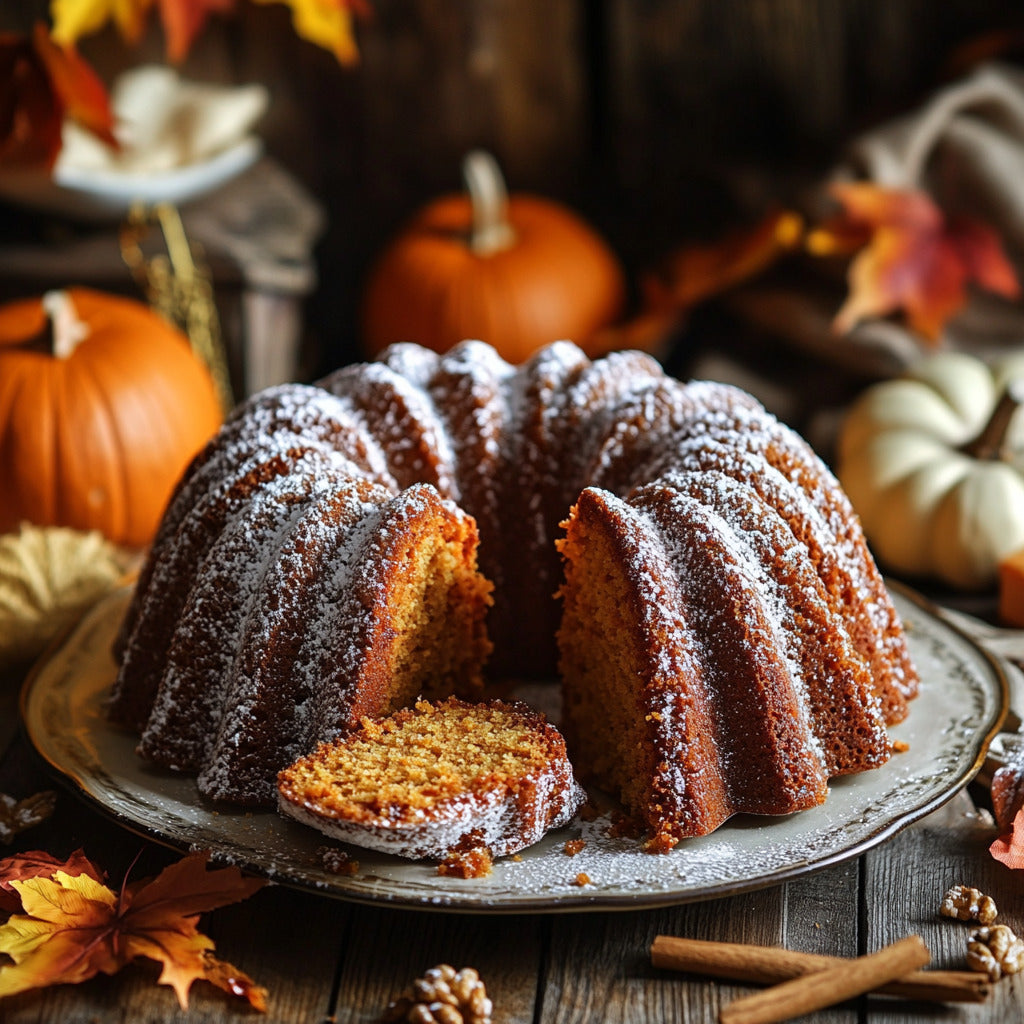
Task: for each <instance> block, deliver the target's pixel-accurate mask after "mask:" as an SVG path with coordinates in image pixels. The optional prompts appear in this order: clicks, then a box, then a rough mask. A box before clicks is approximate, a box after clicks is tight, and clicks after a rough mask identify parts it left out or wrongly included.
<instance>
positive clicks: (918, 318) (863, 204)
mask: <svg viewBox="0 0 1024 1024" xmlns="http://www.w3.org/2000/svg"><path fill="white" fill-rule="evenodd" d="M832 193H833V195H834V196H835V197H836V199H837V200H838V201H839V202H840V204H841V205H842V207H843V212H842V213H841V214H840V215H839V216H838V217H836V218H835V219H833V220H832V221H831V222H830V223H828V224H826V225H823V226H822V227H820V228H818V229H817V230H816V231H813V232H811V233H810V235H809V236H808V242H807V247H808V250H809V251H810V252H812V253H815V254H818V255H834V254H837V253H839V254H842V253H849V252H851V251H854V250H856V249H857V248H860V251H859V252H858V253H857V255H856V256H855V257H854V258H853V261H852V262H851V264H850V268H849V271H848V281H849V288H850V290H849V295H848V296H847V299H846V302H845V303H844V304H843V306H842V308H841V309H840V310H839V313H838V314H837V315H836V318H835V321H834V327H835V329H836V330H837V331H840V332H842V333H846V332H847V331H849V330H851V329H852V328H853V327H854V326H856V324H857V323H859V322H860V321H861V320H865V319H870V318H873V317H882V316H888V315H889V314H891V313H896V312H902V313H903V314H904V316H905V317H906V320H907V324H908V326H909V327H910V328H911V329H912V330H914V331H916V332H917V333H918V334H920V335H921V336H922V337H923V338H924V339H925V340H927V341H929V342H932V343H934V342H936V341H937V339H938V338H939V336H940V335H941V333H942V329H943V327H944V326H945V324H946V322H947V321H948V320H949V319H950V318H951V317H952V316H953V315H955V314H956V313H957V312H959V311H960V310H961V309H962V308H963V306H964V304H965V303H966V301H967V286H968V284H970V283H971V282H974V283H976V284H978V285H980V286H981V287H982V288H985V289H986V290H988V291H991V292H995V293H996V294H999V295H1002V296H1004V297H1006V298H1009V299H1015V298H1017V297H1018V296H1019V294H1020V285H1019V283H1018V281H1017V277H1016V274H1015V273H1014V270H1013V267H1012V266H1011V264H1010V262H1009V260H1008V259H1007V257H1006V254H1005V252H1004V251H1003V248H1002V245H1001V243H1000V241H999V238H998V236H997V235H996V233H995V232H994V231H992V229H991V228H989V227H987V226H986V225H984V224H980V223H978V222H977V221H973V220H969V219H968V218H963V217H952V216H947V215H946V214H944V213H943V212H942V211H941V210H940V209H939V208H938V206H936V205H935V203H934V202H933V201H932V199H931V198H930V197H929V196H927V195H926V194H925V193H923V192H917V191H912V190H900V189H886V188H882V187H881V186H878V185H875V184H873V183H870V182H858V183H852V184H837V185H835V186H833V188H832Z"/></svg>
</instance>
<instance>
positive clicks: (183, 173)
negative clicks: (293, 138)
mask: <svg viewBox="0 0 1024 1024" xmlns="http://www.w3.org/2000/svg"><path fill="white" fill-rule="evenodd" d="M262 152H263V144H262V142H261V141H260V140H259V139H258V138H256V137H255V136H249V137H247V138H244V139H240V140H239V141H238V142H236V143H235V144H234V145H232V146H230V147H228V148H227V149H225V150H222V151H221V152H220V153H216V154H214V155H213V156H211V157H209V158H208V159H206V160H201V161H199V162H198V163H194V164H187V165H185V166H183V167H176V168H174V169H172V170H168V171H160V172H156V173H153V174H130V173H126V172H123V171H116V170H107V171H84V170H80V169H77V168H74V167H58V169H57V170H56V171H55V172H54V174H53V176H52V177H51V176H50V175H47V174H43V173H41V172H39V171H35V170H25V171H21V170H6V171H4V172H3V173H0V196H2V197H3V198H5V199H8V200H11V201H13V202H16V203H20V204H21V205H23V206H30V207H33V208H34V209H39V210H43V211H45V212H47V213H51V214H61V215H65V216H69V217H80V218H82V219H84V220H104V221H105V220H120V219H121V218H122V217H124V216H125V215H126V214H127V213H128V211H129V209H131V206H132V204H133V203H136V202H141V203H146V204H153V203H161V202H163V203H175V204H178V205H181V204H184V203H187V202H190V201H191V200H193V199H199V198H200V197H202V196H204V195H206V194H207V193H209V192H212V191H213V190H214V189H216V188H219V187H220V186H221V185H224V184H226V183H227V182H228V181H230V180H231V179H232V178H235V177H237V176H238V175H239V174H241V173H242V172H243V171H244V170H246V169H247V168H249V167H251V166H252V165H253V164H254V163H255V162H256V160H257V159H259V157H260V154H261V153H262Z"/></svg>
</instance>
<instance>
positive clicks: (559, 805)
mask: <svg viewBox="0 0 1024 1024" xmlns="http://www.w3.org/2000/svg"><path fill="white" fill-rule="evenodd" d="M278 795H279V808H280V810H281V812H282V813H283V814H285V815H287V816H289V817H292V818H295V819H296V820H298V821H301V822H303V823H304V824H307V825H312V826H313V827H314V828H317V829H319V830H320V831H321V832H324V833H325V834H327V835H329V836H332V837H333V838H335V839H340V840H342V841H343V842H346V843H352V844H354V845H356V846H362V847H367V848H369V849H373V850H380V851H383V852H385V853H392V854H396V855H398V856H400V857H408V858H411V859H420V858H429V859H435V860H443V859H444V858H445V857H447V856H448V855H449V853H451V852H452V851H453V850H457V849H458V850H465V849H467V848H468V847H476V848H486V850H488V851H489V852H490V854H491V856H494V857H500V856H505V855H507V854H511V853H515V852H516V851H518V850H522V849H524V848H525V847H527V846H531V845H533V844H534V843H536V842H537V841H538V840H539V839H540V838H541V837H542V836H543V835H544V834H545V832H547V831H548V830H550V829H555V828H560V827H562V826H563V825H566V824H568V822H569V821H570V820H571V819H572V817H573V815H574V814H575V813H576V811H577V810H579V808H580V807H581V806H582V804H583V803H584V801H585V799H586V795H585V794H584V792H583V790H582V789H581V788H580V786H579V784H578V783H577V782H576V780H575V778H574V777H573V772H572V766H571V765H570V764H569V761H568V758H567V757H566V751H565V742H564V740H563V739H562V736H561V734H560V733H559V732H558V730H557V729H555V727H554V726H552V725H550V724H549V723H548V722H547V721H546V720H545V718H544V716H543V715H542V714H540V713H539V712H536V711H534V710H533V709H532V708H530V707H528V706H527V705H525V704H522V703H519V702H511V703H509V702H505V701H500V700H494V701H490V702H487V703H482V704H469V703H467V702H465V701H461V700H459V699H457V698H454V697H453V698H449V699H447V700H444V701H439V702H435V703H431V702H429V701H424V700H421V701H418V702H417V703H416V705H415V707H413V708H404V709H402V710H401V711H398V712H396V713H395V714H394V715H391V716H390V717H388V718H384V719H379V720H373V719H369V718H365V719H363V722H362V724H361V726H360V727H359V728H358V729H356V730H355V731H353V732H352V733H350V734H348V735H347V736H345V737H343V738H341V739H338V740H335V741H334V742H333V743H324V744H321V746H320V747H319V748H318V749H317V750H316V751H315V752H314V753H312V754H310V755H308V756H306V757H301V758H299V759H298V760H297V761H296V762H295V763H294V764H292V765H291V766H290V767H288V768H286V769H285V770H284V771H282V772H281V773H280V775H279V776H278Z"/></svg>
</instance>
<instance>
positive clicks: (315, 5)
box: [51, 0, 370, 64]
mask: <svg viewBox="0 0 1024 1024" xmlns="http://www.w3.org/2000/svg"><path fill="white" fill-rule="evenodd" d="M257 2H258V3H285V4H287V5H288V6H289V7H290V8H291V10H292V23H293V25H294V26H295V31H296V33H297V34H298V35H300V36H301V37H302V38H303V39H306V40H308V41H309V42H311V43H315V44H316V45H317V46H322V47H323V48H324V49H326V50H330V52H331V53H333V54H334V56H335V57H336V58H337V59H338V61H339V62H340V63H342V64H354V63H355V62H356V61H357V60H358V59H359V50H358V48H357V46H356V40H355V34H354V32H353V29H352V19H353V16H366V15H368V14H369V13H370V6H369V4H368V3H367V0H257ZM154 5H155V6H156V7H157V9H158V11H159V15H160V22H161V25H162V26H163V30H164V35H165V37H166V39H167V57H168V59H169V60H171V61H174V62H175V63H178V62H180V61H182V60H184V59H185V57H186V56H187V55H188V52H189V50H190V49H191V47H192V43H193V42H194V41H195V39H196V38H197V36H198V35H199V34H200V32H202V30H203V29H204V28H205V27H206V22H207V20H208V18H209V16H210V15H211V14H226V13H228V12H230V11H232V10H234V9H235V6H236V0H53V4H52V8H51V13H52V16H53V36H54V39H56V40H57V41H58V42H60V43H63V44H66V45H70V44H73V43H75V42H76V41H77V40H79V39H81V38H82V36H85V35H89V34H90V33H92V32H95V31H97V30H98V29H100V28H102V27H103V26H104V25H105V24H107V22H109V21H113V22H114V23H115V24H116V25H117V28H118V31H119V32H120V33H121V35H122V37H123V38H124V39H125V40H126V41H127V42H129V43H132V44H134V43H137V42H138V41H139V39H140V37H141V35H142V31H143V28H144V27H145V23H146V19H147V18H148V17H149V13H150V10H151V9H152V8H153V7H154Z"/></svg>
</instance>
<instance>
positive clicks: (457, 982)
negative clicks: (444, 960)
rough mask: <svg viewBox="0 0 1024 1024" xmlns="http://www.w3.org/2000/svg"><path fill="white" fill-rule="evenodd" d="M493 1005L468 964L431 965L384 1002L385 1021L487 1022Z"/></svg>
mask: <svg viewBox="0 0 1024 1024" xmlns="http://www.w3.org/2000/svg"><path fill="white" fill-rule="evenodd" d="M492 1010H493V1006H492V1004H491V1001H490V999H488V998H487V990H486V989H485V988H484V983H483V982H482V981H481V980H480V975H479V974H477V972H476V971H475V970H473V968H472V967H463V969H462V970H461V971H456V970H455V968H454V967H452V966H451V965H449V964H439V965H438V966H437V967H431V968H430V970H429V971H427V972H426V973H425V974H424V975H423V977H422V978H417V979H416V980H415V981H414V982H413V983H412V987H411V988H410V989H408V990H407V991H406V992H404V993H402V995H401V996H399V997H398V998H397V999H395V1000H394V1001H393V1002H391V1003H389V1004H388V1007H387V1009H386V1010H385V1011H384V1015H383V1016H382V1017H381V1020H382V1021H383V1022H385V1024H399V1022H405V1024H491V1011H492Z"/></svg>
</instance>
